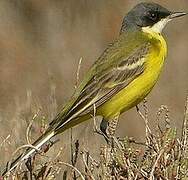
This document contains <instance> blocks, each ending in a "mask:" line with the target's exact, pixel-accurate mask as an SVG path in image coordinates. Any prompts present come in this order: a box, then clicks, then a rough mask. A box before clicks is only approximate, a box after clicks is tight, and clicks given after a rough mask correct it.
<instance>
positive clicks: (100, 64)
mask: <svg viewBox="0 0 188 180" xmlns="http://www.w3.org/2000/svg"><path fill="white" fill-rule="evenodd" d="M186 14H187V13H185V12H174V11H169V10H168V9H166V8H165V7H163V6H161V5H159V4H156V3H149V2H147V3H146V2H142V3H139V4H137V5H136V6H134V7H133V8H132V9H131V10H130V11H129V12H128V13H127V15H126V16H125V17H124V18H123V21H122V26H121V28H120V33H119V35H118V37H117V38H116V39H115V40H114V41H113V42H112V43H110V44H109V45H108V46H107V48H106V49H105V50H104V52H103V53H102V54H101V56H100V57H99V58H98V59H97V60H96V61H95V62H94V63H93V65H92V66H91V67H90V69H89V70H88V72H87V73H86V75H85V76H84V78H83V80H82V81H81V83H80V85H79V86H78V87H77V89H76V90H75V92H74V94H73V95H72V97H71V98H70V100H69V101H68V102H67V103H66V104H65V106H64V107H63V108H62V109H61V110H60V111H59V113H58V114H57V116H56V117H55V118H54V119H53V120H52V121H51V122H50V123H49V126H48V128H47V130H46V132H45V133H44V134H43V135H42V136H41V137H39V138H38V139H37V140H36V141H35V142H34V143H33V146H34V147H35V148H28V149H27V150H26V151H25V152H24V153H23V154H22V155H20V156H19V157H18V158H16V159H15V160H14V161H13V162H11V163H10V164H9V166H7V167H6V168H5V171H4V172H3V173H2V176H5V175H7V173H8V172H12V171H13V170H14V169H15V168H16V167H17V166H18V164H19V163H20V162H23V161H26V160H27V159H28V158H29V157H31V156H32V155H33V154H35V153H36V149H38V150H40V149H41V147H42V146H43V145H44V144H46V143H47V142H49V140H51V139H52V138H53V137H55V136H56V135H58V134H60V133H62V132H64V131H65V130H67V129H69V128H72V127H74V126H76V125H78V124H80V123H81V122H83V121H86V120H89V119H91V118H92V117H93V113H94V109H95V114H96V116H101V117H102V121H101V124H100V130H101V131H102V132H103V133H104V134H107V132H106V130H107V127H108V124H109V122H111V121H112V120H113V119H117V118H119V116H120V115H121V114H122V113H123V112H125V111H127V110H129V109H131V108H133V107H135V106H137V105H138V104H139V103H140V102H141V101H142V100H143V99H144V98H145V97H146V96H147V95H148V94H149V93H150V92H151V90H152V89H153V87H154V85H155V84H156V82H157V81H158V78H159V76H160V74H161V71H162V69H163V66H164V62H165V59H166V56H167V43H166V41H165V39H164V37H163V35H162V30H163V29H164V27H165V26H166V24H167V23H168V22H170V21H171V20H174V19H175V18H178V17H181V16H184V15H186Z"/></svg>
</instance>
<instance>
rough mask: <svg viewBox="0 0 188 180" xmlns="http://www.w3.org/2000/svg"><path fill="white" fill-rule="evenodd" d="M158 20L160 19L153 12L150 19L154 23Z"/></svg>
mask: <svg viewBox="0 0 188 180" xmlns="http://www.w3.org/2000/svg"><path fill="white" fill-rule="evenodd" d="M157 18H158V16H157V13H153V12H152V13H150V19H152V20H153V21H156V20H157Z"/></svg>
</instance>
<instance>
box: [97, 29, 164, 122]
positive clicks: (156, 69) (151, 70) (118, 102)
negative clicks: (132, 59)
mask: <svg viewBox="0 0 188 180" xmlns="http://www.w3.org/2000/svg"><path fill="white" fill-rule="evenodd" d="M145 33H146V34H147V36H149V38H150V39H151V44H152V48H151V51H150V53H149V54H148V55H147V56H146V58H147V59H146V69H145V71H144V73H143V74H141V75H140V76H139V77H137V78H136V79H135V80H133V81H132V82H131V83H130V84H129V85H128V86H127V87H125V88H124V89H123V90H121V91H120V92H119V93H118V94H116V95H115V96H113V97H112V98H111V100H109V101H107V102H106V103H105V104H103V105H102V106H101V107H100V108H99V109H98V111H97V114H98V115H102V116H103V117H104V118H106V119H109V118H113V117H114V116H116V115H118V114H120V113H122V112H124V111H126V110H128V109H130V108H132V107H133V106H135V105H137V104H138V103H140V102H141V101H142V100H143V99H144V98H145V97H146V96H147V95H148V93H149V92H150V91H151V90H152V88H153V86H154V85H155V84H156V82H157V80H158V77H159V75H160V72H161V69H162V67H163V64H164V60H165V57H166V54H167V45H166V42H165V40H164V38H163V37H162V35H161V34H159V33H155V32H145Z"/></svg>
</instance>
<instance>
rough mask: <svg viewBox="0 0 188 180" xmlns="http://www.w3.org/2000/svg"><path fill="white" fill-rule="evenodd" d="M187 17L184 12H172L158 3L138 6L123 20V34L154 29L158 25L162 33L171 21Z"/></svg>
mask: <svg viewBox="0 0 188 180" xmlns="http://www.w3.org/2000/svg"><path fill="white" fill-rule="evenodd" d="M183 15H186V13H183V12H171V11H169V10H168V9H166V8H164V7H162V6H161V5H159V4H156V3H140V4H137V5H136V6H135V7H134V8H133V9H132V10H131V11H130V12H128V14H127V15H126V16H125V18H124V19H123V23H122V27H121V32H123V31H130V30H131V31H132V30H140V29H142V28H143V27H153V26H154V25H156V24H158V23H159V22H163V23H160V24H158V28H160V29H159V31H161V30H162V29H163V28H164V27H163V26H165V25H166V24H167V22H169V21H170V20H171V19H173V18H175V17H180V16H183Z"/></svg>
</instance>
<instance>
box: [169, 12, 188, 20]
mask: <svg viewBox="0 0 188 180" xmlns="http://www.w3.org/2000/svg"><path fill="white" fill-rule="evenodd" d="M187 14H188V13H185V12H172V13H171V14H170V16H169V19H174V18H178V17H181V16H185V15H187Z"/></svg>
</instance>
